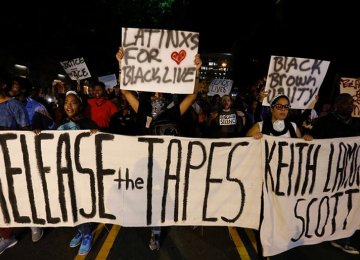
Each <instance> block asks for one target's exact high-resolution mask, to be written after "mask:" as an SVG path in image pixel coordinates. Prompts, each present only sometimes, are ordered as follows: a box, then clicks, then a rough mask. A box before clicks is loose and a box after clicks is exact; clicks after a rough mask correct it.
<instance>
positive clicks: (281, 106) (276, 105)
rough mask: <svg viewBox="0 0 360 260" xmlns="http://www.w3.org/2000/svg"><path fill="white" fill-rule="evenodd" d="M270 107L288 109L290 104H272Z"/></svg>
mask: <svg viewBox="0 0 360 260" xmlns="http://www.w3.org/2000/svg"><path fill="white" fill-rule="evenodd" d="M272 107H274V108H276V109H277V110H289V109H290V108H291V106H290V105H281V104H275V105H272Z"/></svg>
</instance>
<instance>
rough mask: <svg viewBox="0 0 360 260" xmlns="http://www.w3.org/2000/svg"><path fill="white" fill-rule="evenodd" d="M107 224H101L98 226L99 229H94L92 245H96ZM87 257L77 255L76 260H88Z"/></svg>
mask: <svg viewBox="0 0 360 260" xmlns="http://www.w3.org/2000/svg"><path fill="white" fill-rule="evenodd" d="M104 227H105V224H103V223H100V224H98V225H97V227H96V228H95V229H94V231H93V232H92V233H93V241H92V244H93V245H94V243H95V242H96V240H97V239H98V237H99V235H100V233H101V231H102V230H103V229H104ZM86 256H87V255H76V256H75V258H74V260H83V259H85V258H86Z"/></svg>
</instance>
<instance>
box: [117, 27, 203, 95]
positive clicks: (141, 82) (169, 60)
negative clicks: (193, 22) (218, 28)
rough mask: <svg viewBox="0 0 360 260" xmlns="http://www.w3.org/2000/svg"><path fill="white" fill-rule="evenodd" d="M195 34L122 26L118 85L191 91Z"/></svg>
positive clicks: (147, 89) (134, 87)
mask: <svg viewBox="0 0 360 260" xmlns="http://www.w3.org/2000/svg"><path fill="white" fill-rule="evenodd" d="M198 45H199V33H195V32H186V31H173V30H160V29H138V28H123V29H122V47H123V48H124V57H123V59H122V65H121V69H122V72H121V74H120V77H121V78H120V80H119V81H120V88H121V89H127V90H136V91H151V92H164V93H177V94H192V93H193V92H194V84H195V65H194V60H195V55H196V54H197V53H198Z"/></svg>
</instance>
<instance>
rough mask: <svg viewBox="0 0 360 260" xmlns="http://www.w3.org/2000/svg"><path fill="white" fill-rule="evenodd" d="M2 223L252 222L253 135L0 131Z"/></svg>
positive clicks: (255, 207)
mask: <svg viewBox="0 0 360 260" xmlns="http://www.w3.org/2000/svg"><path fill="white" fill-rule="evenodd" d="M0 146H1V149H0V202H1V203H0V209H1V212H0V226H2V227H19V226H23V227H29V226H74V225H77V224H80V223H84V222H100V223H113V224H118V225H122V226H134V227H135V226H144V227H145V226H168V225H189V226H193V225H195V226H198V225H205V226H207V225H208V226H241V227H248V228H258V225H259V211H260V197H261V175H260V172H261V171H260V164H259V163H258V161H259V157H258V151H259V149H260V146H261V142H260V141H259V140H254V139H253V138H242V139H240V138H233V139H224V140H221V139H214V140H211V139H194V138H191V139H190V138H180V137H176V138H175V137H171V136H141V137H133V136H121V135H112V134H107V133H97V134H93V135H90V132H89V131H76V130H74V131H69V132H66V131H43V132H42V133H41V134H40V135H35V134H34V133H32V132H25V131H11V132H7V131H2V132H1V133H0Z"/></svg>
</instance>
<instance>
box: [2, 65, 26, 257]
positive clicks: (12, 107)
mask: <svg viewBox="0 0 360 260" xmlns="http://www.w3.org/2000/svg"><path fill="white" fill-rule="evenodd" d="M7 83H8V78H7V75H6V73H5V72H3V73H1V74H0V130H30V122H29V117H28V114H27V112H26V109H25V107H24V106H23V105H22V104H21V103H20V102H19V101H18V100H16V99H13V98H10V97H9V96H7V95H6V91H5V88H6V87H7ZM0 235H1V238H0V254H2V253H3V252H4V251H5V250H6V249H8V248H10V247H13V246H14V245H16V244H17V242H18V241H17V239H16V238H15V237H14V235H13V229H12V228H0Z"/></svg>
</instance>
